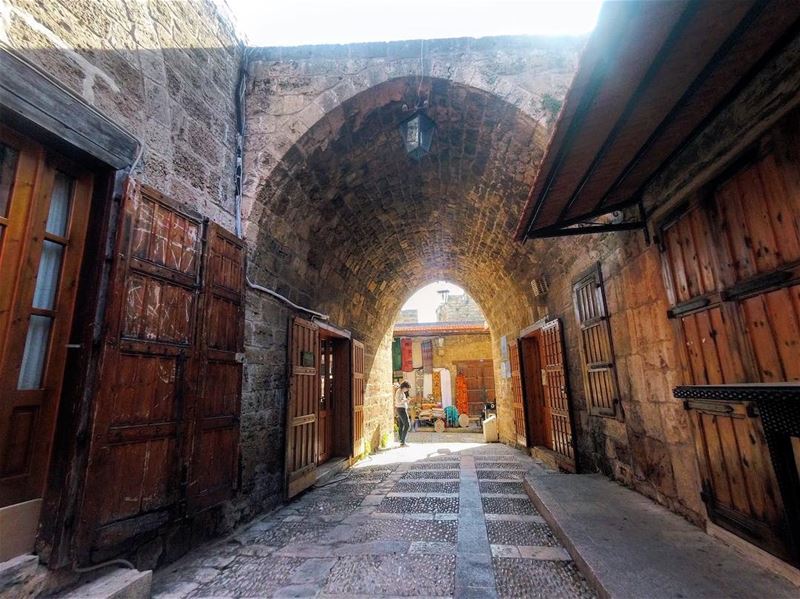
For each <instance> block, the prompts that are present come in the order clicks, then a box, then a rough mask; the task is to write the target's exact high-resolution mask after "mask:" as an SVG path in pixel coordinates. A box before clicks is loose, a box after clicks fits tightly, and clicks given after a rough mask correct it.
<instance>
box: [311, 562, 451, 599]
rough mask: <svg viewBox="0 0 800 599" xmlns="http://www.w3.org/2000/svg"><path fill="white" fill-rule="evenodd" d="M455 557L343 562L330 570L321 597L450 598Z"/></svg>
mask: <svg viewBox="0 0 800 599" xmlns="http://www.w3.org/2000/svg"><path fill="white" fill-rule="evenodd" d="M455 560H456V558H455V556H451V555H440V556H438V557H437V558H436V559H435V560H432V559H430V557H429V556H427V555H404V556H374V555H364V556H359V557H358V558H355V557H351V558H344V559H341V560H339V561H338V562H337V563H336V565H335V566H334V567H333V568H332V570H331V573H330V576H329V577H328V581H327V583H326V584H325V587H324V588H323V592H324V593H329V594H338V595H347V596H352V595H354V594H356V595H357V594H363V595H369V596H373V597H374V596H376V595H394V596H408V595H416V596H420V597H430V596H434V595H438V596H452V594H453V592H454V587H455Z"/></svg>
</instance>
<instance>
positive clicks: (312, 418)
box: [286, 317, 320, 498]
mask: <svg viewBox="0 0 800 599" xmlns="http://www.w3.org/2000/svg"><path fill="white" fill-rule="evenodd" d="M288 357H289V405H288V406H287V413H286V496H287V498H288V497H294V496H295V495H297V494H298V493H300V492H301V491H303V490H305V489H307V488H308V487H310V486H311V485H313V484H314V481H315V480H316V477H317V409H318V406H319V392H320V386H319V378H318V364H317V362H318V360H319V327H318V326H317V325H316V324H314V323H313V322H311V321H309V320H304V319H302V318H298V317H294V318H292V321H291V325H290V327H289V356H288Z"/></svg>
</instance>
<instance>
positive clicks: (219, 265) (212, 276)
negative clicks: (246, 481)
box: [187, 223, 245, 511]
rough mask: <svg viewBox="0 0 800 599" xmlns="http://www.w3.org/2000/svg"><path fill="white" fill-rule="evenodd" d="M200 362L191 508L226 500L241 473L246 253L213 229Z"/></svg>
mask: <svg viewBox="0 0 800 599" xmlns="http://www.w3.org/2000/svg"><path fill="white" fill-rule="evenodd" d="M205 247H206V251H205V260H204V266H203V288H202V294H201V299H200V310H199V321H198V332H199V335H198V344H197V356H196V358H197V359H196V360H195V362H194V367H195V369H197V370H196V371H195V372H194V376H193V377H192V378H193V379H194V381H195V384H196V385H197V387H196V388H195V389H194V393H191V394H190V397H191V398H192V399H193V400H194V403H193V404H190V405H189V406H188V407H189V410H188V416H189V417H190V418H191V421H192V424H193V431H192V437H193V440H194V443H193V446H192V459H191V466H190V473H189V484H188V489H187V492H188V501H189V508H190V510H192V511H197V510H200V509H203V508H206V507H209V506H212V505H216V504H218V503H220V502H221V501H223V500H225V499H228V498H230V497H231V495H232V494H233V491H234V489H235V488H236V483H237V479H238V467H239V410H240V406H239V404H240V400H241V395H242V358H243V353H242V352H243V351H244V273H245V270H244V269H245V247H244V243H243V242H242V240H241V239H238V238H237V237H236V236H235V235H233V234H231V233H229V232H228V231H225V230H224V229H223V228H222V227H220V226H219V225H217V224H214V223H210V224H209V225H208V228H207V230H206V244H205Z"/></svg>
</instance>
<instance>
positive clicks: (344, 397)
mask: <svg viewBox="0 0 800 599" xmlns="http://www.w3.org/2000/svg"><path fill="white" fill-rule="evenodd" d="M313 322H315V323H316V324H317V326H318V327H319V340H320V344H319V345H320V348H319V351H320V353H322V348H321V345H322V343H321V342H322V340H323V339H333V340H337V341H338V343H336V344H334V347H333V351H332V353H333V355H334V356H335V359H334V362H333V367H334V369H336V367H337V365H340V364H343V363H344V364H345V365H346V368H343V369H342V372H341V373H339V372H336V370H334V378H333V393H334V396H333V398H332V403H331V405H332V407H333V424H332V431H331V435H332V437H333V440H332V442H331V448H330V455H329V456H328V459H327V460H326V461H325V462H323V463H327V462H329V461H331V460H333V459H335V458H348V459H349V458H350V457H351V456H352V452H353V450H352V442H351V441H352V430H351V429H352V420H353V414H352V412H353V406H352V402H351V378H352V374H353V364H352V355H351V354H352V343H351V342H352V339H353V334H352V333H351V332H350V331H348V330H346V329H342V328H339V327H337V326H335V325H333V324H331V323H329V322H327V321H320V320H314V321H313ZM343 358H344V360H343ZM317 363H319V364H321V361H320V360H319V358H318V359H317ZM319 439H320V419H319V402H318V403H317V444H318V445H319ZM345 446H346V448H347V449H346V450H345ZM317 455H319V447H317ZM321 465H322V464H319V463H318V464H317V467H320V466H321Z"/></svg>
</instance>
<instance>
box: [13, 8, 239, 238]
mask: <svg viewBox="0 0 800 599" xmlns="http://www.w3.org/2000/svg"><path fill="white" fill-rule="evenodd" d="M0 42H2V43H3V44H5V45H6V46H8V47H10V48H12V49H14V50H15V51H16V52H17V53H19V54H20V55H22V56H23V57H24V58H26V59H27V60H28V61H30V62H31V63H33V64H34V65H36V66H37V67H39V68H40V69H42V70H43V71H45V72H46V73H47V74H49V75H50V76H51V77H53V78H55V79H56V80H57V81H58V82H59V83H61V84H62V85H64V86H65V87H67V88H69V89H70V90H71V91H73V92H74V93H75V94H77V95H78V96H80V97H81V98H83V99H84V100H85V101H86V102H88V103H89V104H91V105H93V106H94V107H96V108H97V109H98V110H100V111H101V112H102V113H104V114H105V115H106V116H108V117H109V118H110V119H111V120H113V121H114V122H115V123H116V124H118V125H120V126H122V127H124V128H125V129H127V130H128V131H130V132H131V133H132V134H133V135H134V136H136V137H137V138H138V139H139V140H140V141H141V142H142V143H143V145H144V151H143V155H142V158H141V161H140V162H139V164H138V165H137V167H136V169H135V171H134V173H133V174H134V176H135V177H137V178H138V179H140V180H141V181H142V182H143V183H146V184H148V185H152V186H153V187H155V188H156V189H158V191H160V192H162V193H164V194H166V195H168V196H171V197H173V198H175V199H176V200H178V201H180V202H183V203H184V204H185V205H186V206H189V207H191V208H193V209H195V210H198V211H199V212H200V213H201V214H203V215H204V216H207V217H208V218H210V219H212V220H214V221H216V222H218V223H220V224H221V225H223V226H224V227H227V228H228V229H232V228H233V222H234V216H233V214H234V207H233V205H234V193H233V190H234V161H235V156H234V152H235V149H236V119H235V103H234V97H235V89H236V84H237V80H238V77H239V70H240V64H241V57H242V48H241V46H240V43H239V40H238V38H237V36H236V32H235V30H234V26H233V23H232V19H231V16H230V15H229V14H228V12H227V10H226V9H225V8H221V7H220V5H218V4H217V3H215V2H214V1H213V0H200V1H189V0H147V1H143V2H132V1H126V0H108V1H104V2H98V1H96V0H48V1H46V2H45V1H43V0H10V1H8V2H7V1H4V2H2V3H0Z"/></svg>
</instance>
